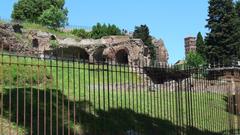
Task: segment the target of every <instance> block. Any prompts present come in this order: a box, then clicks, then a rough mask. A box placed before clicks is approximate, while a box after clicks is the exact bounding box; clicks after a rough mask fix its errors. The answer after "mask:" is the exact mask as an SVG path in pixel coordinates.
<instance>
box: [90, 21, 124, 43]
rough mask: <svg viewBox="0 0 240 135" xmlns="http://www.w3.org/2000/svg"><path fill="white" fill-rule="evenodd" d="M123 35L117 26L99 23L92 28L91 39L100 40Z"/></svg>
mask: <svg viewBox="0 0 240 135" xmlns="http://www.w3.org/2000/svg"><path fill="white" fill-rule="evenodd" d="M111 35H122V33H121V30H120V29H119V28H118V27H117V26H116V25H110V24H109V25H106V24H103V25H102V24H100V23H97V24H96V25H94V26H93V27H92V32H91V37H92V38H94V39H99V38H102V37H104V36H111Z"/></svg>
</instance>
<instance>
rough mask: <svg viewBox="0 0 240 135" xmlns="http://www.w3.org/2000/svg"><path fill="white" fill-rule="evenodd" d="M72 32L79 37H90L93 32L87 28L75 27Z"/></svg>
mask: <svg viewBox="0 0 240 135" xmlns="http://www.w3.org/2000/svg"><path fill="white" fill-rule="evenodd" d="M71 33H72V34H73V35H75V36H77V37H80V38H83V39H84V38H90V37H91V33H90V32H87V31H86V30H84V29H74V30H72V31H71Z"/></svg>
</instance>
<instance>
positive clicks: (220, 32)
mask: <svg viewBox="0 0 240 135" xmlns="http://www.w3.org/2000/svg"><path fill="white" fill-rule="evenodd" d="M235 18H236V13H235V9H234V4H233V1H232V0H210V1H209V12H208V19H207V21H208V24H207V25H206V27H207V28H208V29H209V31H210V32H209V33H207V37H206V45H207V52H208V54H207V59H208V62H210V63H214V62H219V61H222V62H223V63H224V64H226V63H229V62H230V61H231V59H232V58H233V57H234V54H235V53H234V52H235V50H234V48H235V47H234V46H235V45H234V44H235V43H236V39H235V38H234V36H233V35H234V32H235V24H236V23H235Z"/></svg>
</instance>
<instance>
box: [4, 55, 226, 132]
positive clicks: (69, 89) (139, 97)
mask: <svg viewBox="0 0 240 135" xmlns="http://www.w3.org/2000/svg"><path fill="white" fill-rule="evenodd" d="M1 60H3V63H4V66H3V65H1V69H2V68H4V69H2V70H1V71H2V72H3V74H2V76H3V77H4V78H8V79H5V81H6V82H5V84H4V85H3V87H4V88H5V91H4V92H3V93H4V94H3V96H4V98H3V99H4V106H5V107H4V117H5V118H8V116H9V115H8V114H9V110H11V112H12V113H13V114H14V115H13V116H12V121H14V120H15V119H16V118H15V116H16V105H17V104H16V102H12V108H11V109H9V104H8V103H9V101H10V99H9V97H11V100H12V101H16V100H17V97H18V98H19V104H18V105H19V108H20V109H21V111H19V112H18V114H19V115H21V116H22V115H23V114H24V112H23V108H24V98H23V97H26V98H25V104H27V106H31V105H32V106H33V114H34V117H33V127H34V132H35V133H36V132H37V131H36V130H37V121H38V120H37V112H38V111H37V110H38V108H37V106H38V104H37V101H39V103H40V106H39V112H40V114H42V115H40V121H39V122H40V126H39V127H40V128H42V129H43V128H44V125H45V124H44V121H43V119H44V118H43V113H44V109H46V110H47V112H46V118H47V119H46V123H47V126H46V128H47V129H46V132H47V133H49V131H50V130H49V127H50V121H51V120H50V118H51V117H50V113H49V112H50V111H51V112H52V113H53V116H52V126H53V128H54V129H55V128H56V119H55V118H56V114H57V112H56V110H58V111H59V112H58V113H59V118H58V120H59V123H58V124H59V126H58V128H59V129H61V126H60V125H61V124H62V121H63V119H61V118H60V116H62V115H64V117H65V122H64V123H65V124H64V129H65V131H59V132H68V123H67V121H68V120H69V122H70V123H71V124H70V128H74V124H73V123H74V113H73V112H74V111H73V110H74V109H76V111H75V112H76V113H77V114H75V118H76V121H77V122H80V124H77V125H78V126H75V130H76V131H77V132H88V133H93V132H94V131H93V129H96V130H97V131H98V132H114V133H115V132H121V131H127V130H129V128H130V129H141V130H143V131H142V132H144V133H145V134H151V133H150V132H151V131H152V130H154V131H155V130H157V129H155V128H156V127H155V126H154V125H151V124H150V125H149V123H148V122H153V121H154V123H155V124H156V126H157V127H158V129H160V130H161V131H156V132H158V133H159V132H161V133H163V132H166V134H167V133H169V129H168V128H171V129H170V130H172V128H175V129H177V128H180V127H178V124H179V122H183V123H185V124H187V123H188V124H189V123H193V125H194V126H195V127H197V128H198V129H200V130H199V131H197V132H198V133H199V134H200V133H202V132H203V131H204V130H209V131H214V132H220V131H223V130H229V127H227V126H228V124H226V123H228V116H229V114H228V113H227V112H226V102H225V101H224V97H225V95H221V94H214V93H202V92H196V93H186V92H180V93H179V94H180V97H181V98H180V99H179V100H176V96H179V95H176V93H175V92H170V91H169V89H170V88H168V89H167V90H166V89H165V90H164V89H162V90H161V91H157V92H150V91H148V90H146V89H143V88H142V89H138V90H137V89H136V88H131V87H128V88H126V87H124V86H122V88H121V89H122V90H119V89H118V90H116V88H115V87H114V85H116V83H118V84H124V83H127V84H133V85H136V82H139V81H140V80H139V77H138V76H137V75H136V74H135V73H131V72H130V73H129V71H130V70H131V69H128V68H126V67H119V66H114V67H111V66H110V67H107V66H106V65H105V66H102V65H99V68H101V69H105V70H106V69H111V70H112V72H110V73H107V71H99V72H98V70H87V69H88V68H91V69H98V65H88V64H86V65H85V67H84V64H83V63H78V62H75V63H73V62H58V63H57V62H56V61H54V60H53V61H42V60H37V59H30V58H26V59H24V58H18V59H17V58H16V57H11V58H10V57H7V56H5V57H1ZM9 61H11V64H9ZM16 62H17V63H21V64H19V65H17V64H14V63H16ZM37 65H41V66H37ZM56 65H58V66H59V68H57V67H56ZM73 66H74V68H72V67H73ZM5 70H7V71H5ZM120 70H121V71H122V72H123V71H125V73H121V74H120V73H119V72H118V71H120ZM44 76H46V78H45V79H44ZM107 76H109V77H107ZM16 82H18V83H16ZM31 82H32V85H31ZM37 82H40V83H39V84H38V83H37ZM68 82H69V83H68ZM106 83H109V84H110V87H106V86H105V85H103V84H106ZM44 84H45V85H44ZM95 84H100V85H95ZM7 85H8V86H7ZM17 86H18V87H19V88H18V89H17ZM30 86H32V87H30ZM31 93H32V95H31ZM189 94H192V95H191V97H192V99H191V101H192V108H193V109H192V110H187V109H186V108H188V106H187V105H189V103H190V102H188V100H189V99H187V97H188V95H189ZM17 95H18V96H17ZM44 95H45V96H44ZM31 99H34V100H33V103H32V104H31ZM68 99H69V100H68ZM74 99H75V100H74ZM79 99H80V100H79ZM50 102H52V105H53V106H51V104H48V103H50ZM44 105H46V106H44ZM179 105H182V106H179ZM56 107H59V108H58V109H57V108H56ZM29 108H30V107H28V108H26V110H25V111H26V114H27V116H31V111H30V110H29ZM50 108H52V110H51V109H50ZM62 110H64V114H63V112H62ZM68 112H69V113H70V114H71V115H70V118H69V117H67V115H66V114H67V113H68ZM177 112H179V113H177ZM178 114H180V115H178ZM190 115H192V116H193V117H189V116H190ZM176 118H178V120H177V119H176ZM29 121H31V119H30V118H29V117H27V123H26V124H27V125H26V128H27V129H28V131H29V128H30V127H31V124H30V122H29ZM177 121H178V122H177ZM136 122H137V123H136ZM138 122H139V123H138ZM141 122H143V123H141ZM19 125H23V121H21V122H19ZM165 126H166V127H165ZM107 127H108V128H107ZM105 128H107V129H108V130H109V131H102V129H105ZM185 130H188V128H187V127H186V129H185ZM69 131H71V132H72V131H73V129H72V130H69ZM40 132H41V133H42V132H44V131H40ZM53 132H54V133H55V132H56V130H54V131H53ZM172 132H175V131H174V130H173V131H172ZM191 132H193V131H192V130H191ZM152 134H153V133H152ZM163 134H164V133H163Z"/></svg>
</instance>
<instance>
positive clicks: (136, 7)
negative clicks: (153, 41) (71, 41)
mask: <svg viewBox="0 0 240 135" xmlns="http://www.w3.org/2000/svg"><path fill="white" fill-rule="evenodd" d="M16 1H17V0H0V3H1V4H0V18H2V19H10V16H11V11H12V6H13V3H14V2H16ZM66 7H67V8H68V10H69V24H70V25H72V26H89V27H90V26H92V25H94V24H96V23H97V22H101V23H111V24H116V25H118V26H119V27H120V28H124V29H127V30H129V31H133V30H134V27H135V26H136V25H140V24H147V25H148V26H149V28H150V30H151V35H153V36H154V37H156V38H162V39H163V40H164V42H165V45H166V47H167V49H168V52H169V56H170V59H169V63H175V62H176V61H177V60H179V59H183V58H184V37H186V36H196V35H197V33H198V32H202V34H203V35H205V33H206V32H207V29H206V28H205V25H206V19H207V12H208V0H66Z"/></svg>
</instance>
